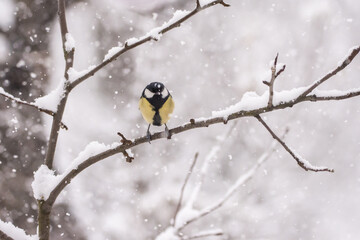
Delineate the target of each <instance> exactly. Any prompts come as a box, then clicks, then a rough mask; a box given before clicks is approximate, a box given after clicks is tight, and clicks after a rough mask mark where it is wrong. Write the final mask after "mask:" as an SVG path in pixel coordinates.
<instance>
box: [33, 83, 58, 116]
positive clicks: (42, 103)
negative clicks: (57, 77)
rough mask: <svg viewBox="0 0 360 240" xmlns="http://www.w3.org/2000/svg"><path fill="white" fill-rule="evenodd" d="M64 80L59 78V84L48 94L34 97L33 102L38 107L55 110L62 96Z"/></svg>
mask: <svg viewBox="0 0 360 240" xmlns="http://www.w3.org/2000/svg"><path fill="white" fill-rule="evenodd" d="M64 82H65V79H64V78H61V81H60V83H59V85H58V86H57V87H56V89H54V90H53V91H51V92H50V93H49V94H47V95H45V96H43V97H39V98H36V99H35V100H34V104H35V105H37V106H39V107H40V108H44V109H48V110H51V111H53V112H56V111H57V108H58V105H59V103H60V100H61V99H62V98H63V97H64Z"/></svg>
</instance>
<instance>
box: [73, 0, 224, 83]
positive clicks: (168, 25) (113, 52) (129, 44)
mask: <svg viewBox="0 0 360 240" xmlns="http://www.w3.org/2000/svg"><path fill="white" fill-rule="evenodd" d="M218 4H220V5H223V6H224V7H229V6H230V5H228V4H226V3H224V1H223V0H210V1H209V0H206V1H204V0H200V1H197V4H196V7H195V9H194V10H192V11H183V10H177V11H175V13H174V15H173V17H172V18H171V19H170V20H169V21H167V22H165V23H164V24H163V25H162V26H160V27H156V28H154V29H152V30H150V31H149V32H148V33H147V34H145V35H144V36H142V37H139V38H130V39H128V40H126V41H125V43H124V45H122V46H117V47H113V48H111V49H110V50H109V51H108V53H107V54H106V55H105V57H104V60H103V61H102V62H101V63H99V64H98V65H97V66H95V67H91V68H89V69H88V71H85V72H83V75H82V76H79V77H78V78H76V79H74V80H73V81H72V82H71V84H70V89H73V88H74V87H75V86H77V85H78V84H80V83H82V82H83V81H85V80H86V79H88V78H89V77H91V76H93V75H94V74H95V73H97V72H98V71H99V70H101V69H102V68H104V67H105V66H106V65H108V64H109V63H111V62H113V61H114V60H116V59H117V58H118V57H119V56H121V55H122V54H124V53H125V52H127V51H129V50H130V49H133V48H135V47H137V46H140V45H142V44H144V43H146V42H149V41H151V40H155V41H157V40H159V39H160V37H161V36H162V35H163V34H164V33H166V32H168V31H170V30H172V29H174V28H176V27H179V26H180V25H181V24H182V23H183V22H185V21H186V20H187V19H189V18H191V17H192V16H194V15H195V14H197V13H199V12H200V11H202V10H204V9H206V8H209V7H212V6H215V5H218Z"/></svg>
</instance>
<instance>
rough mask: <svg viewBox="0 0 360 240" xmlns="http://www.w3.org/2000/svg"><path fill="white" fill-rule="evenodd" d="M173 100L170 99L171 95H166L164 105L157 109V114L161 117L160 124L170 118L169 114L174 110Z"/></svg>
mask: <svg viewBox="0 0 360 240" xmlns="http://www.w3.org/2000/svg"><path fill="white" fill-rule="evenodd" d="M174 107H175V104H174V100H173V99H172V97H171V95H170V96H169V97H168V99H167V100H166V102H165V103H164V105H162V107H161V108H160V109H159V114H160V117H161V124H165V123H167V121H169V119H170V114H171V113H172V112H173V111H174Z"/></svg>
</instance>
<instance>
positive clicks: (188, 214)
mask: <svg viewBox="0 0 360 240" xmlns="http://www.w3.org/2000/svg"><path fill="white" fill-rule="evenodd" d="M199 213H200V212H199V211H198V210H196V209H194V208H192V206H185V207H184V208H183V209H181V210H180V211H179V213H178V214H177V216H176V225H175V228H180V227H182V226H183V225H184V224H186V223H187V222H188V221H190V220H192V219H194V218H197V217H198V216H199Z"/></svg>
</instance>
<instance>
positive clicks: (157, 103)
mask: <svg viewBox="0 0 360 240" xmlns="http://www.w3.org/2000/svg"><path fill="white" fill-rule="evenodd" d="M169 96H170V94H169V95H167V96H166V97H165V98H162V96H161V95H155V96H153V97H152V98H146V99H147V100H148V101H149V103H150V104H151V105H152V106H153V108H154V110H155V111H157V112H158V111H159V109H160V108H161V107H162V105H164V103H165V102H166V100H168V98H169Z"/></svg>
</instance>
